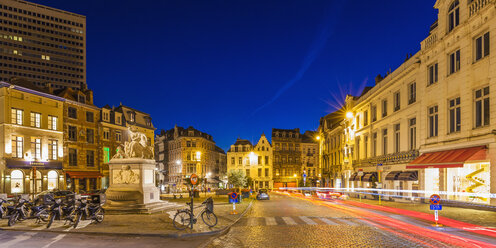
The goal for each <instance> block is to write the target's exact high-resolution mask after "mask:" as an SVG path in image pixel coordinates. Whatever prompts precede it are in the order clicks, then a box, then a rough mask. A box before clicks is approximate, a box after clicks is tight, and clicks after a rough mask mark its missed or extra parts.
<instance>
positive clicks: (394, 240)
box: [209, 194, 496, 248]
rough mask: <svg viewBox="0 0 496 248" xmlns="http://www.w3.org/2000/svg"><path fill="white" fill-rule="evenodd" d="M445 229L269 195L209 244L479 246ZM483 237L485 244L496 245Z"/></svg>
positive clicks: (273, 245)
mask: <svg viewBox="0 0 496 248" xmlns="http://www.w3.org/2000/svg"><path fill="white" fill-rule="evenodd" d="M443 231H444V232H443ZM449 231H450V230H446V229H436V228H433V227H430V226H429V225H426V224H425V223H419V222H415V220H410V219H405V218H404V217H402V216H399V217H398V216H395V218H391V217H389V216H382V215H380V214H378V213H375V212H357V209H356V208H352V207H348V206H343V205H339V204H333V203H329V202H319V201H310V200H308V201H307V200H302V199H298V198H293V197H289V196H285V195H278V194H272V195H271V200H270V201H257V202H256V203H254V205H253V207H252V209H251V210H250V211H249V212H248V214H247V215H246V216H245V217H244V218H242V219H241V220H240V221H239V222H238V223H237V224H236V225H234V226H233V227H232V228H231V230H230V231H229V233H227V234H226V235H223V236H220V237H217V238H215V239H214V240H213V241H212V242H211V244H210V245H209V247H210V248H213V247H456V246H465V247H477V245H473V244H471V243H470V242H465V241H466V240H467V239H466V238H461V237H458V236H456V235H454V234H453V232H449ZM438 232H439V233H438ZM444 235H446V236H444ZM437 237H439V238H437ZM457 238H460V239H459V240H458V239H457ZM438 240H439V241H438ZM461 240H465V241H461ZM481 240H482V241H481ZM481 240H478V242H483V243H482V244H484V246H485V245H486V244H489V245H491V244H496V240H495V239H482V238H481ZM479 246H480V244H479ZM484 246H482V247H484Z"/></svg>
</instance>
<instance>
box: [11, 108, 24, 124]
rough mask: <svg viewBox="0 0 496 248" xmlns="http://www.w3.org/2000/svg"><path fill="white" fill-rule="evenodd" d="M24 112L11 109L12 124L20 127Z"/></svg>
mask: <svg viewBox="0 0 496 248" xmlns="http://www.w3.org/2000/svg"><path fill="white" fill-rule="evenodd" d="M23 116H24V111H23V110H22V109H16V108H12V124H17V125H22V123H23V121H22V120H23Z"/></svg>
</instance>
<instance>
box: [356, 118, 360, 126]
mask: <svg viewBox="0 0 496 248" xmlns="http://www.w3.org/2000/svg"><path fill="white" fill-rule="evenodd" d="M356 125H357V128H360V116H359V115H357V117H356Z"/></svg>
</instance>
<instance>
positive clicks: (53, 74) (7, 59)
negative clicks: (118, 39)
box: [0, 0, 87, 89]
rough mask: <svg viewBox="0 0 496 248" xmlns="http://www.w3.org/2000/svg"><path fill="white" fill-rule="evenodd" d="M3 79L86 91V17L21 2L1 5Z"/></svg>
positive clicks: (0, 71)
mask: <svg viewBox="0 0 496 248" xmlns="http://www.w3.org/2000/svg"><path fill="white" fill-rule="evenodd" d="M0 23H1V25H0V80H3V81H6V82H9V81H10V80H11V78H24V79H27V80H30V81H32V82H34V83H35V84H36V85H37V86H50V87H52V88H54V89H62V88H65V87H69V88H72V89H86V88H87V87H86V17H85V16H82V15H78V14H74V13H70V12H67V11H63V10H58V9H54V8H51V7H47V6H43V5H39V4H35V3H31V2H27V1H21V0H2V1H1V2H0Z"/></svg>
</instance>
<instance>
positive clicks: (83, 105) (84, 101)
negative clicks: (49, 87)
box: [54, 88, 103, 193]
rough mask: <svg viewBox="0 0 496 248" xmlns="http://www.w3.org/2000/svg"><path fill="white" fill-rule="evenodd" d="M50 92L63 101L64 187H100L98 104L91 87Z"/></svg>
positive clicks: (71, 188)
mask: <svg viewBox="0 0 496 248" xmlns="http://www.w3.org/2000/svg"><path fill="white" fill-rule="evenodd" d="M54 94H56V95H58V96H60V97H63V98H64V99H65V101H64V119H63V125H64V171H65V173H66V185H67V189H68V190H71V191H74V192H78V193H79V192H88V191H90V190H96V189H100V188H101V179H102V176H103V175H102V173H101V162H100V161H101V159H100V153H99V152H98V151H99V148H100V142H99V141H100V136H99V132H98V130H99V122H100V108H98V107H96V106H95V105H94V104H93V92H92V91H91V90H73V89H72V88H65V89H62V90H55V91H54Z"/></svg>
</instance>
